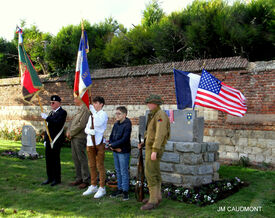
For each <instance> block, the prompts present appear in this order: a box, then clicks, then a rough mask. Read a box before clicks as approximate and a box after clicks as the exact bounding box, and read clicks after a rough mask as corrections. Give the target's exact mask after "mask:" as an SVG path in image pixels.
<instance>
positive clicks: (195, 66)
mask: <svg viewBox="0 0 275 218" xmlns="http://www.w3.org/2000/svg"><path fill="white" fill-rule="evenodd" d="M203 67H204V68H205V69H206V70H208V71H217V70H220V71H226V70H227V71H228V70H247V71H249V72H262V71H270V70H275V60H271V61H257V62H248V60H247V59H245V58H242V57H239V56H237V57H226V58H212V59H198V60H190V61H180V62H169V63H159V64H151V65H141V66H132V67H121V68H109V69H97V70H92V71H91V76H92V79H106V78H122V77H136V76H150V75H161V74H172V73H173V68H175V69H180V70H182V71H187V72H200V71H201V70H202V69H203ZM39 76H40V78H41V80H42V82H43V83H51V82H65V81H66V78H67V76H63V77H54V78H49V76H47V75H39ZM15 84H18V85H19V84H20V80H19V78H18V77H13V78H5V79H0V86H8V85H15Z"/></svg>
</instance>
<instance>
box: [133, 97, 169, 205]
mask: <svg viewBox="0 0 275 218" xmlns="http://www.w3.org/2000/svg"><path fill="white" fill-rule="evenodd" d="M145 103H146V104H147V106H148V108H149V110H150V113H149V114H148V120H147V124H146V131H145V134H144V138H145V140H144V141H145V176H146V179H147V182H148V188H149V195H150V197H149V199H144V200H143V203H146V204H145V205H143V206H142V207H141V208H140V209H141V210H151V209H154V208H156V206H158V204H159V203H160V201H161V200H162V197H161V175H160V159H161V157H162V154H163V152H164V148H165V144H166V143H167V140H168V139H169V136H170V122H169V118H168V116H167V114H166V113H165V112H164V111H162V110H161V109H160V105H161V104H162V103H163V101H162V99H161V97H160V96H159V95H150V96H149V97H148V98H147V99H146V100H145ZM142 146H144V144H143V143H141V144H139V145H138V147H139V149H140V148H142Z"/></svg>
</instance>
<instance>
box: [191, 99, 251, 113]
mask: <svg viewBox="0 0 275 218" xmlns="http://www.w3.org/2000/svg"><path fill="white" fill-rule="evenodd" d="M197 102H199V103H201V104H204V103H205V104H206V105H211V106H213V107H215V108H223V109H224V110H226V111H231V112H234V113H239V114H245V112H246V110H238V109H236V108H231V107H227V106H224V105H222V104H219V103H217V102H215V101H213V100H212V99H211V98H210V99H207V98H205V97H204V98H201V97H197V101H196V104H197Z"/></svg>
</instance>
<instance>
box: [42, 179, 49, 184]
mask: <svg viewBox="0 0 275 218" xmlns="http://www.w3.org/2000/svg"><path fill="white" fill-rule="evenodd" d="M51 182H52V181H51V180H49V179H47V180H46V181H44V182H42V183H41V185H48V184H50V183H51Z"/></svg>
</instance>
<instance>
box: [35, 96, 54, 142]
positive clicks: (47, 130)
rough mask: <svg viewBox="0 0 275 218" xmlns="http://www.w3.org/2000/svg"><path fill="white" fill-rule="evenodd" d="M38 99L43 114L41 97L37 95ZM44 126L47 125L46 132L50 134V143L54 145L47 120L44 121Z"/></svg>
mask: <svg viewBox="0 0 275 218" xmlns="http://www.w3.org/2000/svg"><path fill="white" fill-rule="evenodd" d="M37 99H38V103H39V106H40V109H41V112H42V113H43V107H42V105H41V102H40V98H39V95H37ZM44 124H45V127H46V132H47V134H48V136H49V140H50V143H52V138H51V135H50V132H49V128H48V125H47V122H46V120H44Z"/></svg>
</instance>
